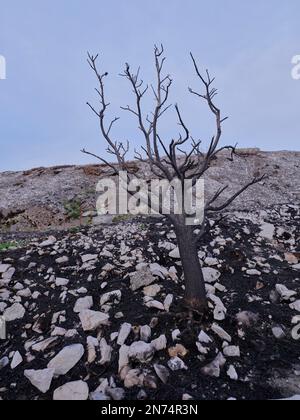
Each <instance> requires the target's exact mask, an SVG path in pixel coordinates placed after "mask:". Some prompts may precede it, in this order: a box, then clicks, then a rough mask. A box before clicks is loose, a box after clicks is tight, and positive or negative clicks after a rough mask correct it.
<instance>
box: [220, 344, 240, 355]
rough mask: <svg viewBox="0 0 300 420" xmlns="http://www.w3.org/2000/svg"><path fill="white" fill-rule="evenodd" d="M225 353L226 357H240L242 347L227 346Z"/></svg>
mask: <svg viewBox="0 0 300 420" xmlns="http://www.w3.org/2000/svg"><path fill="white" fill-rule="evenodd" d="M223 353H224V356H225V357H240V356H241V352H240V348H239V347H237V346H227V347H225V348H224V349H223Z"/></svg>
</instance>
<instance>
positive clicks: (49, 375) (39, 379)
mask: <svg viewBox="0 0 300 420" xmlns="http://www.w3.org/2000/svg"><path fill="white" fill-rule="evenodd" d="M54 373H55V370H54V369H43V370H25V371H24V375H25V377H26V378H27V379H28V380H29V381H30V382H31V384H32V385H33V386H34V387H35V388H37V389H38V390H39V391H41V392H42V393H43V394H46V392H48V391H49V389H50V387H51V383H52V379H53V376H54Z"/></svg>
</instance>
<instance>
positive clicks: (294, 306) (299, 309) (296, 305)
mask: <svg viewBox="0 0 300 420" xmlns="http://www.w3.org/2000/svg"><path fill="white" fill-rule="evenodd" d="M290 308H291V309H293V310H295V311H297V312H300V300H297V301H296V302H294V303H291V304H290Z"/></svg>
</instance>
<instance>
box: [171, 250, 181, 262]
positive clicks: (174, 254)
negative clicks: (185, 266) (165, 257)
mask: <svg viewBox="0 0 300 420" xmlns="http://www.w3.org/2000/svg"><path fill="white" fill-rule="evenodd" d="M169 257H170V258H174V259H175V260H180V258H181V257H180V252H179V248H178V247H176V248H175V249H173V250H172V251H171V252H170V253H169Z"/></svg>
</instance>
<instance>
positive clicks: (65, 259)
mask: <svg viewBox="0 0 300 420" xmlns="http://www.w3.org/2000/svg"><path fill="white" fill-rule="evenodd" d="M68 261H69V258H68V257H67V256H63V257H59V258H57V259H56V260H55V262H56V264H65V263H67V262H68Z"/></svg>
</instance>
